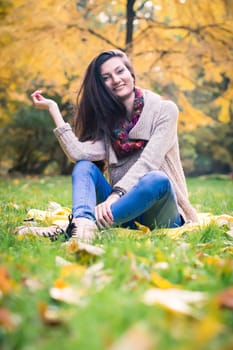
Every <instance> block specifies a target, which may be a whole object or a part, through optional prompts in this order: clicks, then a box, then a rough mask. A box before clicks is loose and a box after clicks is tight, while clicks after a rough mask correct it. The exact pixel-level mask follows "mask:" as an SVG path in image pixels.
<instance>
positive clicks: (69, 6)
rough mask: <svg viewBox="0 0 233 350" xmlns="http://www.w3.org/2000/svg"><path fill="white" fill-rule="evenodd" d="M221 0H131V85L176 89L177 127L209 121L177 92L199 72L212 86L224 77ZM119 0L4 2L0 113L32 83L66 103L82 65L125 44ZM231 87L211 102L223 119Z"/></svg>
mask: <svg viewBox="0 0 233 350" xmlns="http://www.w3.org/2000/svg"><path fill="white" fill-rule="evenodd" d="M229 3H230V2H229V1H222V0H216V1H211V0H206V1H202V0H197V1H195V2H194V1H191V0H186V1H178V0H158V1H156V2H155V1H152V2H145V4H144V6H142V4H141V3H139V2H137V1H136V2H135V7H134V10H135V11H136V15H137V17H139V18H140V19H138V18H137V19H136V20H135V22H134V28H133V30H134V32H133V35H134V36H133V38H134V41H133V45H132V48H131V50H130V55H131V57H132V60H133V63H134V65H135V68H136V73H137V77H138V78H137V83H138V84H140V85H142V86H144V87H145V88H151V86H154V84H155V82H156V84H158V85H160V86H161V88H162V89H163V88H165V87H167V86H168V85H171V84H173V85H175V86H177V87H178V88H179V89H180V90H181V95H180V96H179V99H180V101H179V102H180V104H181V105H182V107H184V105H185V108H184V111H182V113H181V122H182V124H183V128H188V129H190V128H191V129H192V128H194V127H196V126H197V125H204V124H205V123H209V122H210V118H209V117H208V116H206V115H204V114H203V113H202V112H201V111H198V110H196V109H195V108H192V106H190V104H188V103H187V101H184V97H183V96H184V91H187V90H193V89H195V88H196V87H197V77H198V76H199V74H200V72H202V74H204V75H203V78H202V81H212V82H215V83H219V82H221V81H222V77H223V75H225V76H227V77H231V74H232V71H233V58H232V45H233V31H232V15H233V14H232V13H233V11H232V6H230V5H229ZM126 4H127V2H126V1H123V0H121V1H114V2H108V3H106V1H103V0H101V1H98V2H96V1H95V2H94V1H87V2H85V5H84V6H83V7H81V6H79V7H78V6H77V3H76V2H75V1H65V0H55V1H52V0H41V1H36V0H30V1H25V0H12V1H11V6H9V8H7V11H6V13H5V15H4V17H3V19H2V21H1V24H0V30H1V38H0V47H1V50H0V81H1V88H2V91H4V94H3V97H4V98H5V99H6V100H8V101H10V102H9V106H7V110H6V108H5V110H1V111H0V112H1V116H3V118H4V121H6V122H7V115H11V114H12V108H13V107H12V106H11V105H10V104H11V101H15V100H18V101H22V102H26V100H27V97H25V96H26V91H30V90H33V89H34V88H35V87H38V85H40V84H41V85H45V86H48V85H49V86H51V89H52V91H53V92H56V93H58V94H59V95H60V96H62V97H63V102H65V101H67V100H72V101H74V100H75V95H76V91H77V89H78V86H79V84H80V80H81V78H82V77H83V75H84V71H85V68H86V66H87V63H88V62H89V61H90V60H91V59H92V58H93V57H94V56H95V55H96V54H97V53H98V52H99V51H101V50H105V49H109V48H112V47H117V48H122V49H126V44H125V35H126V32H125V31H126V26H125V24H126V19H125V14H126ZM138 8H141V10H140V11H139V12H138ZM0 10H1V5H0ZM148 14H149V15H150V16H149V17H148ZM223 53H224V54H223ZM198 83H199V82H198ZM39 87H41V86H39ZM232 91H233V87H232V85H231V86H229V87H228V92H227V93H224V95H222V96H221V97H220V98H219V100H217V101H216V103H217V104H218V105H219V106H220V107H221V112H220V115H219V120H220V121H223V122H225V121H228V119H229V113H227V111H228V110H229V106H230V103H231V101H232ZM48 93H49V92H48ZM187 115H188V118H189V120H188V122H187V119H186V116H187ZM183 122H184V123H183Z"/></svg>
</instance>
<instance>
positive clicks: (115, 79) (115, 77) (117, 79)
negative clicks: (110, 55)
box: [112, 74, 120, 84]
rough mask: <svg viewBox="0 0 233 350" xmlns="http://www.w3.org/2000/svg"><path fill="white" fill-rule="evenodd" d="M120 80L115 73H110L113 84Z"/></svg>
mask: <svg viewBox="0 0 233 350" xmlns="http://www.w3.org/2000/svg"><path fill="white" fill-rule="evenodd" d="M119 81H120V77H119V76H118V75H117V74H113V75H112V82H113V84H117V83H119Z"/></svg>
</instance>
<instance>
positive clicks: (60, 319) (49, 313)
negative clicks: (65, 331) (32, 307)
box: [39, 301, 65, 326]
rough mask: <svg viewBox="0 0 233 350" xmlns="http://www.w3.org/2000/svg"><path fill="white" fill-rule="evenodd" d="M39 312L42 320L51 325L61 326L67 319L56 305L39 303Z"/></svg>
mask: <svg viewBox="0 0 233 350" xmlns="http://www.w3.org/2000/svg"><path fill="white" fill-rule="evenodd" d="M39 313H40V316H41V319H42V321H43V322H44V323H45V324H46V325H49V326H60V325H62V324H63V323H64V321H65V315H64V314H63V313H62V312H61V311H60V310H59V309H58V308H56V307H55V306H51V305H48V304H46V303H45V302H43V301H42V302H40V303H39Z"/></svg>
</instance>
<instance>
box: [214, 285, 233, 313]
mask: <svg viewBox="0 0 233 350" xmlns="http://www.w3.org/2000/svg"><path fill="white" fill-rule="evenodd" d="M217 300H218V303H219V306H221V307H224V308H227V309H233V287H229V288H227V289H225V290H224V291H222V292H221V293H220V294H219V295H218V297H217Z"/></svg>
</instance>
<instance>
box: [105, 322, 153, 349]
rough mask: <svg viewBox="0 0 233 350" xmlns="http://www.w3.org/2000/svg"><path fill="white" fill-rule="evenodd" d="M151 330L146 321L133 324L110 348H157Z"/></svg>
mask: <svg viewBox="0 0 233 350" xmlns="http://www.w3.org/2000/svg"><path fill="white" fill-rule="evenodd" d="M155 349H156V346H155V342H154V339H153V337H152V334H151V332H150V331H149V330H148V328H147V327H146V325H145V324H144V323H137V324H134V325H132V326H131V327H130V328H129V329H128V330H127V331H126V332H125V333H124V334H123V335H122V336H121V337H120V339H118V340H117V341H116V342H115V343H114V344H113V345H112V346H111V347H110V348H109V349H108V350H155Z"/></svg>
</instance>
